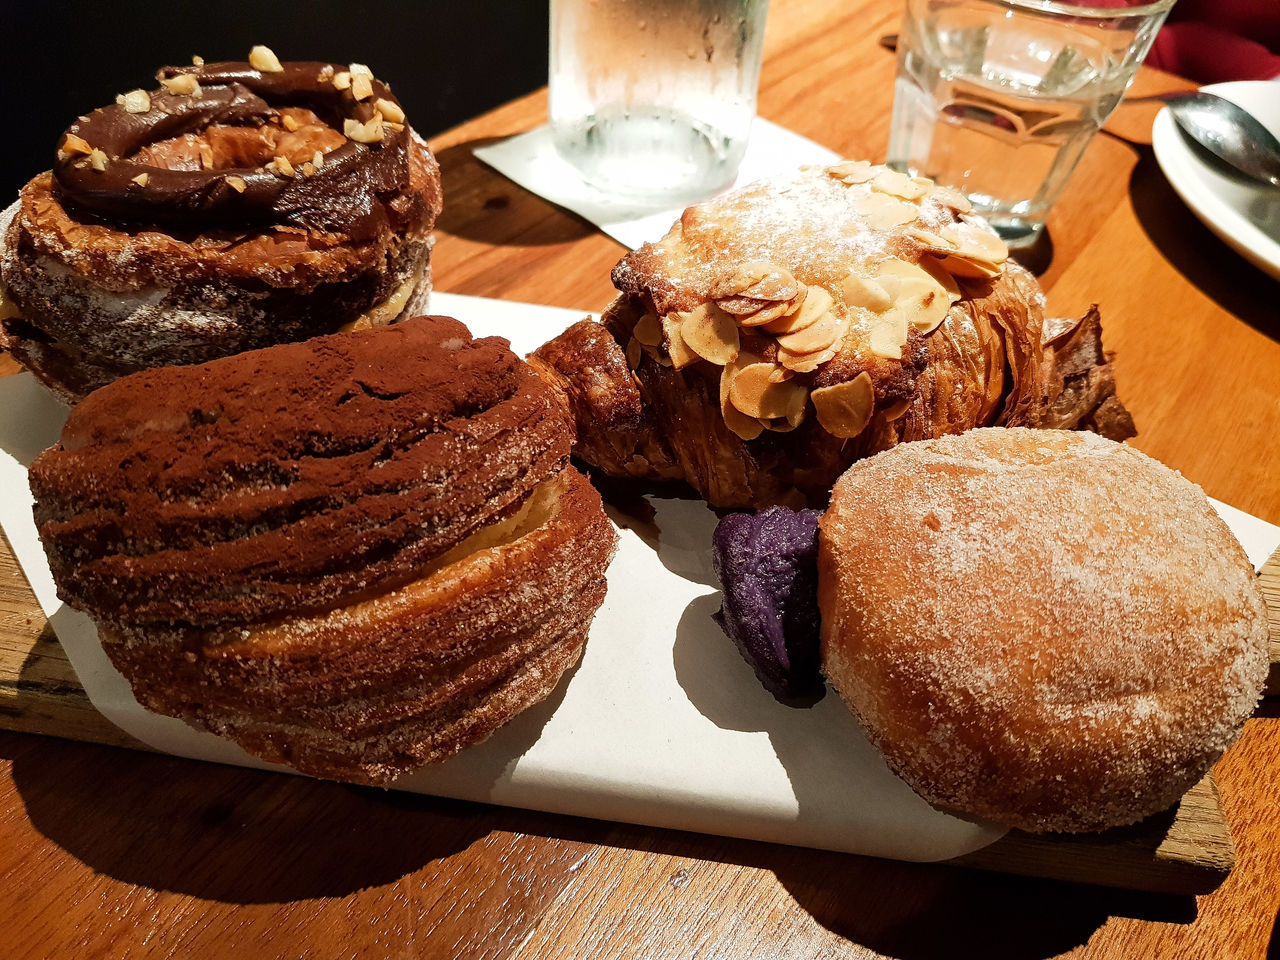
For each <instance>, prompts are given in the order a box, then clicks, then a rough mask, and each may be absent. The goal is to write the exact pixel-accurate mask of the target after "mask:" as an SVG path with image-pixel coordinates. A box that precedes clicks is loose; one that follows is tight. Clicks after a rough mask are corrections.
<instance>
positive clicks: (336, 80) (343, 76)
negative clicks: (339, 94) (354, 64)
mask: <svg viewBox="0 0 1280 960" xmlns="http://www.w3.org/2000/svg"><path fill="white" fill-rule="evenodd" d="M333 85H334V87H335V88H336V89H338V90H350V89H351V74H350V73H348V72H347V71H346V70H340V71H338V72H337V73H335V74H334V75H333Z"/></svg>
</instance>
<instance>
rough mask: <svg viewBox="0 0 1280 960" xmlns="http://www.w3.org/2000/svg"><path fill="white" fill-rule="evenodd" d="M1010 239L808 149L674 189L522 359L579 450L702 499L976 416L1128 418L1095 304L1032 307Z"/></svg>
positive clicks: (1043, 420) (777, 493)
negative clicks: (681, 199)
mask: <svg viewBox="0 0 1280 960" xmlns="http://www.w3.org/2000/svg"><path fill="white" fill-rule="evenodd" d="M1007 254H1008V251H1007V250H1006V248H1005V245H1004V243H1003V242H1002V241H1001V240H1000V239H999V237H997V236H996V235H995V234H994V233H993V232H992V231H991V230H990V228H989V227H988V226H986V224H985V222H984V221H982V220H980V219H979V218H976V217H974V216H973V215H972V214H971V212H970V206H969V204H968V202H967V201H966V200H965V198H964V197H963V196H962V195H961V194H960V193H958V192H957V191H955V190H952V189H950V188H947V187H941V186H938V185H936V184H934V183H932V182H931V181H929V180H926V179H923V178H910V177H907V176H905V175H904V174H900V173H897V172H895V171H892V170H889V169H887V168H885V167H881V166H873V165H871V164H869V163H863V162H852V161H850V162H843V163H838V164H835V165H832V166H829V167H807V168H803V169H802V170H800V171H799V172H798V173H797V174H795V175H793V176H790V177H788V178H783V179H778V180H772V181H764V182H761V183H756V184H752V185H750V186H747V187H744V188H742V189H739V190H736V191H734V192H731V193H728V194H725V195H724V196H722V197H719V198H716V199H713V200H710V201H707V202H706V203H702V204H698V205H696V206H693V207H690V208H689V209H687V210H686V211H685V212H684V214H683V215H682V216H681V218H680V220H679V221H678V222H677V223H676V224H675V225H674V226H673V227H672V228H671V230H670V232H669V233H668V234H667V235H666V236H665V237H664V238H663V239H662V240H661V241H659V242H658V243H649V244H645V245H644V246H643V247H641V248H640V249H638V250H636V251H634V252H633V253H630V254H628V255H627V256H626V257H624V258H623V260H622V261H621V262H620V263H619V264H618V265H617V267H616V268H615V269H614V271H613V281H614V285H615V286H616V287H617V288H618V289H619V291H621V293H620V296H619V297H618V298H617V299H616V300H615V301H614V302H613V304H612V305H611V306H610V307H609V309H608V310H607V311H606V312H605V314H604V317H603V318H602V323H601V324H593V323H591V322H583V323H579V324H577V325H575V326H574V327H572V328H570V329H569V330H568V331H566V333H564V334H563V335H562V336H561V337H559V338H557V339H556V340H554V341H552V342H551V343H549V344H547V345H545V346H544V347H542V348H540V349H539V350H538V351H537V352H536V353H535V354H534V356H533V357H532V358H531V362H533V363H534V365H535V367H536V368H537V369H538V370H539V371H540V372H541V373H542V375H543V376H544V377H545V378H546V379H547V380H548V382H549V383H551V384H552V385H553V386H555V387H556V388H557V390H558V391H559V392H560V394H561V396H562V398H563V402H564V403H565V404H566V405H567V407H568V408H569V409H571V410H572V411H573V413H574V416H575V419H576V421H577V424H578V446H577V448H576V450H575V452H576V454H577V455H578V456H579V457H581V458H582V459H583V460H585V461H586V462H588V463H590V464H591V465H593V466H595V467H597V468H598V469H600V470H602V471H603V472H604V473H606V474H608V475H610V476H618V477H637V478H641V479H644V480H675V479H683V480H686V481H688V482H689V483H690V484H691V485H692V486H693V487H694V488H696V489H697V491H698V492H699V493H700V494H701V495H702V496H703V497H704V498H705V499H706V500H707V501H708V502H709V503H710V504H712V505H713V506H717V507H764V506H767V505H769V504H774V503H784V504H789V505H798V504H802V503H809V504H811V505H815V506H821V505H822V504H824V503H825V502H826V498H827V495H828V492H829V491H830V488H831V484H832V483H833V482H834V481H835V479H836V478H837V477H838V476H839V475H840V474H841V473H842V472H843V471H844V469H845V468H846V467H847V466H848V465H849V464H850V463H852V462H854V461H855V460H857V459H859V458H861V457H865V456H868V455H870V454H873V453H875V452H877V451H880V450H884V449H887V448H889V447H891V446H893V445H894V444H896V443H900V442H902V441H906V440H920V439H927V438H930V437H936V436H941V435H944V434H948V433H956V432H959V431H961V430H965V429H968V428H970V427H974V426H982V425H990V424H1006V425H1031V426H1044V427H1061V428H1072V429H1090V430H1097V431H1099V432H1101V433H1104V434H1106V435H1108V436H1112V437H1114V438H1117V439H1122V438H1124V437H1126V436H1130V435H1132V433H1133V424H1132V421H1131V420H1130V419H1129V416H1128V413H1127V412H1126V411H1125V409H1124V407H1123V406H1122V405H1121V404H1120V402H1119V400H1118V399H1117V398H1116V396H1115V384H1114V379H1113V376H1112V372H1111V368H1110V366H1109V364H1108V362H1107V360H1106V358H1105V357H1104V355H1103V353H1102V347H1101V328H1100V323H1099V319H1098V315H1097V312H1096V311H1094V310H1091V311H1090V312H1089V313H1088V314H1087V315H1086V316H1085V317H1084V318H1082V319H1081V320H1079V321H1077V322H1062V321H1056V322H1051V321H1046V320H1045V319H1044V316H1043V308H1044V297H1043V294H1042V293H1041V291H1040V288H1039V286H1038V284H1037V283H1036V281H1035V278H1034V277H1032V276H1031V274H1030V273H1028V272H1027V271H1026V270H1024V269H1023V268H1022V267H1020V266H1019V265H1018V264H1016V263H1014V262H1013V261H1011V260H1009V259H1008V258H1007Z"/></svg>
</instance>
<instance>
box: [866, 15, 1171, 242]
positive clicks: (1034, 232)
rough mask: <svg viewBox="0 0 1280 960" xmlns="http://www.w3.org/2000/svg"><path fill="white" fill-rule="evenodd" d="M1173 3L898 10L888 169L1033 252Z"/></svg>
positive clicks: (1007, 239)
mask: <svg viewBox="0 0 1280 960" xmlns="http://www.w3.org/2000/svg"><path fill="white" fill-rule="evenodd" d="M1172 6H1173V0H1159V2H1155V3H1152V2H1149V0H1148V2H1139V0H1091V2H1088V3H1079V2H1075V0H1041V2H1037V0H906V9H905V10H904V12H903V19H902V29H901V32H900V34H899V37H898V75H897V82H896V87H895V89H894V98H893V122H892V126H891V129H890V134H889V164H890V165H891V166H893V167H894V168H896V169H898V170H902V171H905V172H909V173H911V174H918V175H922V176H926V177H931V178H933V179H934V180H936V181H938V182H940V183H945V184H949V185H951V186H955V187H959V188H960V189H961V190H963V191H964V192H965V193H966V195H967V196H968V197H969V199H970V200H971V201H972V202H973V205H974V206H975V207H976V208H977V211H978V212H979V213H981V214H983V215H984V216H986V218H987V219H988V220H989V221H990V222H991V225H992V226H993V227H995V228H996V230H997V231H998V232H999V233H1000V235H1001V236H1003V237H1004V238H1005V240H1006V242H1008V244H1009V245H1010V246H1013V247H1017V246H1024V245H1027V244H1030V243H1032V242H1034V241H1035V239H1036V238H1037V237H1038V236H1039V234H1040V231H1041V230H1042V229H1043V227H1044V221H1045V217H1046V216H1047V215H1048V213H1049V209H1050V208H1051V207H1052V206H1053V203H1054V201H1055V200H1057V199H1058V195H1059V194H1060V193H1061V192H1062V188H1063V186H1064V185H1065V184H1066V182H1067V180H1068V178H1069V177H1070V176H1071V172H1072V170H1074V169H1075V166H1076V163H1077V162H1078V161H1079V159H1080V156H1081V155H1082V154H1083V153H1084V151H1085V148H1086V147H1087V146H1088V145H1089V141H1090V140H1091V139H1092V137H1093V135H1094V134H1095V133H1096V132H1097V131H1098V128H1099V127H1101V126H1102V123H1103V122H1104V121H1105V120H1106V119H1107V117H1108V116H1109V115H1110V113H1111V111H1112V110H1114V109H1115V107H1116V104H1118V103H1119V102H1120V99H1121V97H1122V96H1123V95H1124V91H1125V88H1126V87H1128V86H1129V83H1130V82H1131V81H1132V80H1133V76H1134V73H1135V72H1136V71H1137V69H1138V66H1139V65H1140V64H1141V63H1142V60H1143V58H1144V57H1145V56H1146V55H1147V51H1148V49H1150V47H1151V42H1152V41H1153V40H1154V39H1155V35H1156V31H1157V30H1159V28H1160V24H1161V23H1162V22H1163V21H1164V18H1165V15H1166V14H1167V13H1168V12H1169V8H1170V7H1172Z"/></svg>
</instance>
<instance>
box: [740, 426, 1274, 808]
mask: <svg viewBox="0 0 1280 960" xmlns="http://www.w3.org/2000/svg"><path fill="white" fill-rule="evenodd" d="M779 523H780V521H775V522H774V526H775V527H776V526H778V525H779ZM810 524H811V521H810V519H809V518H808V517H806V516H804V515H799V516H796V517H795V518H794V520H793V521H791V529H790V531H789V532H788V537H789V538H790V539H791V540H792V541H801V540H803V539H804V533H803V529H804V528H806V527H808V526H810ZM818 527H819V529H818V537H817V540H818V550H817V563H816V568H817V569H816V573H817V581H818V603H819V609H820V611H821V613H820V616H821V628H820V630H821V650H820V654H821V659H820V663H821V669H822V672H823V674H824V675H825V676H826V679H827V682H828V683H829V684H830V685H831V686H832V687H833V688H834V689H835V690H836V691H838V692H839V694H840V696H841V697H842V698H843V700H844V702H845V703H846V704H848V706H849V707H850V708H851V709H852V710H853V712H854V713H855V714H857V716H858V717H859V718H860V719H861V721H862V724H863V726H864V728H865V729H866V732H867V734H868V736H869V738H870V739H871V741H872V742H873V743H874V744H875V745H876V746H877V747H878V748H879V749H880V751H881V752H882V753H883V754H884V756H885V759H886V761H887V762H888V764H889V766H890V768H891V769H893V770H894V772H896V773H897V774H898V775H899V776H900V777H902V779H903V780H905V781H906V782H907V783H908V784H909V785H910V786H911V787H912V789H914V790H915V791H916V792H917V793H918V794H920V795H921V796H922V797H924V799H926V800H928V801H929V802H930V803H933V804H935V805H937V806H939V807H942V808H945V809H948V810H952V811H958V812H960V813H963V814H966V815H972V816H977V817H981V818H984V819H988V820H994V821H997V822H999V823H1003V824H1007V825H1009V826H1013V827H1020V828H1022V829H1024V830H1030V831H1087V830H1101V829H1103V828H1106V827H1111V826H1118V825H1122V824H1128V823H1133V822H1135V821H1137V820H1140V819H1142V818H1143V817H1146V816H1148V815H1150V814H1153V813H1156V812H1158V811H1161V810H1164V809H1165V808H1167V807H1169V806H1170V805H1171V804H1173V803H1174V802H1175V801H1176V800H1177V799H1178V798H1179V797H1180V796H1181V795H1182V794H1183V793H1184V792H1186V790H1187V789H1188V788H1190V787H1191V786H1192V785H1194V784H1195V783H1196V782H1197V781H1199V780H1200V779H1201V778H1202V777H1203V776H1204V775H1205V774H1206V773H1207V772H1208V770H1209V768H1210V766H1212V764H1213V762H1214V761H1215V760H1216V759H1217V758H1218V756H1219V755H1221V753H1222V752H1223V751H1224V750H1225V749H1226V748H1227V747H1228V746H1229V745H1230V744H1231V743H1232V742H1233V741H1234V740H1235V738H1236V736H1237V735H1238V734H1239V732H1240V729H1241V727H1242V725H1243V724H1244V721H1245V719H1246V718H1247V717H1248V716H1249V715H1250V713H1251V712H1252V711H1253V708H1254V705H1255V704H1256V703H1257V701H1258V698H1259V696H1260V695H1261V690H1262V684H1263V681H1264V680H1265V678H1266V674H1267V655H1266V645H1267V635H1268V627H1267V613H1266V609H1265V606H1264V601H1263V599H1262V594H1261V591H1260V589H1259V587H1258V585H1257V580H1256V577H1255V576H1254V571H1253V567H1252V565H1251V564H1250V563H1249V561H1248V559H1247V558H1246V556H1245V554H1244V551H1243V549H1241V547H1240V545H1239V544H1238V543H1237V542H1236V540H1235V538H1234V537H1233V536H1232V534H1231V532H1230V530H1229V529H1228V528H1227V526H1226V524H1225V523H1224V522H1223V521H1222V520H1221V518H1219V517H1218V515H1217V513H1216V512H1214V510H1213V508H1212V507H1211V506H1210V504H1209V503H1208V501H1207V500H1206V498H1205V496H1204V494H1203V492H1202V491H1201V490H1200V489H1199V488H1198V487H1196V486H1195V485H1194V484H1192V483H1190V482H1189V481H1187V480H1186V479H1184V478H1183V477H1182V476H1181V475H1180V474H1177V473H1175V472H1174V471H1172V470H1170V469H1169V468H1168V467H1165V466H1163V465H1162V464H1160V463H1158V462H1157V461H1155V460H1152V459H1151V458H1150V457H1147V456H1145V455H1144V454H1142V453H1139V452H1138V451H1137V450H1134V449H1132V448H1131V447H1127V446H1125V445H1123V444H1117V443H1113V442H1111V441H1109V440H1106V439H1104V438H1102V437H1099V436H1096V435H1094V434H1090V433H1073V432H1066V431H1048V430H1027V429H1007V430H1006V429H1000V428H991V429H979V430H973V431H970V432H968V433H965V434H961V435H959V436H949V437H943V438H940V439H937V440H931V441H923V442H920V443H907V444H902V445H900V446H897V447H894V448H893V449H892V450H889V451H887V452H885V453H882V454H880V455H878V456H876V457H873V458H871V459H868V460H864V461H862V462H861V463H857V464H854V465H853V466H852V467H851V468H850V469H849V470H848V471H847V472H846V473H845V474H844V476H843V477H841V478H840V480H839V482H838V483H837V484H836V485H835V489H834V491H833V492H832V497H831V505H830V507H829V508H828V509H827V511H826V513H825V514H824V515H823V516H822V519H821V520H820V521H819V523H818ZM764 532H766V531H762V533H764ZM766 549H767V544H762V545H759V546H758V548H757V550H756V552H757V553H763V552H765V551H766ZM720 569H721V577H722V579H724V580H726V581H727V582H728V583H731V582H732V581H733V580H734V579H736V578H737V576H738V574H737V572H736V570H735V569H726V564H725V563H721V564H720ZM750 572H751V571H748V573H750ZM807 589H811V588H806V586H805V584H804V583H803V582H801V581H800V580H799V579H796V578H793V579H792V582H791V583H774V584H773V585H772V594H773V596H774V597H776V598H781V599H780V600H777V601H775V602H778V603H781V604H782V605H787V604H795V603H798V602H799V601H800V599H803V598H802V597H801V598H797V597H796V596H795V591H797V590H798V591H799V592H800V593H801V594H803V593H804V592H806V590H807ZM740 594H741V591H740V590H739V591H733V590H730V589H728V588H726V591H725V604H726V607H729V606H730V605H731V604H735V603H736V604H738V605H739V606H740V605H741V604H740V601H739V600H738V597H739V596H740ZM751 612H752V611H750V610H748V611H747V613H748V614H749V613H751ZM745 620H747V618H746V617H742V616H738V617H735V618H732V620H730V619H729V618H726V621H727V622H733V623H741V622H743V621H745ZM801 639H802V638H801ZM739 643H740V646H742V647H743V649H744V650H747V652H748V653H749V655H751V656H755V655H756V654H755V653H754V652H753V651H755V650H756V649H758V648H759V647H760V639H759V638H758V636H756V635H752V634H747V635H745V636H744V637H741V638H739ZM766 652H767V651H766ZM795 659H798V660H799V661H800V662H802V663H803V661H804V656H803V653H801V655H800V656H799V657H797V658H795Z"/></svg>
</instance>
